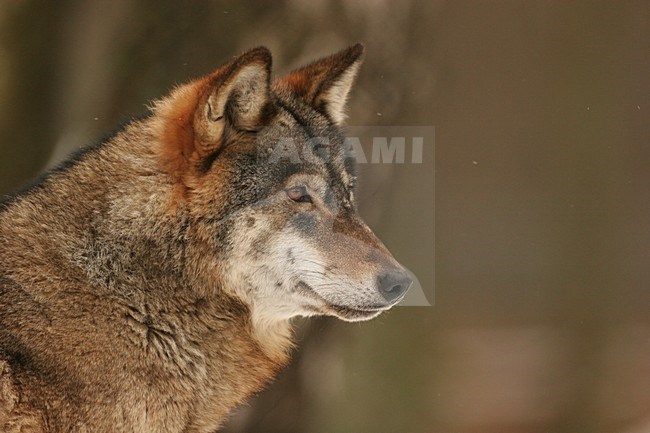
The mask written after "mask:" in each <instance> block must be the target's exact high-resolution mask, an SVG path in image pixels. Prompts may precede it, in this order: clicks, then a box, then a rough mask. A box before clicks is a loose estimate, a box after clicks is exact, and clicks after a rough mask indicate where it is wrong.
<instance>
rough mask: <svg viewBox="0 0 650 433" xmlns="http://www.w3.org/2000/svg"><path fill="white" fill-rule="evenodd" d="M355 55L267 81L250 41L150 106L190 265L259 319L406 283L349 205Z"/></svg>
mask: <svg viewBox="0 0 650 433" xmlns="http://www.w3.org/2000/svg"><path fill="white" fill-rule="evenodd" d="M362 54H363V46H362V45H360V44H358V45H355V46H353V47H351V48H348V49H346V50H344V51H341V52H339V53H337V54H334V55H333V56H330V57H327V58H324V59H321V60H318V61H316V62H314V63H311V64H309V65H307V66H305V67H302V68H300V69H297V70H295V71H294V72H291V73H290V74H288V75H286V76H284V77H281V78H279V79H276V80H275V81H272V80H271V54H270V52H269V51H268V50H267V49H266V48H256V49H253V50H250V51H248V52H246V53H244V54H242V55H240V56H238V57H236V58H235V59H234V60H232V61H231V62H230V63H228V64H227V65H225V66H223V67H221V68H220V69H218V70H217V71H215V72H214V73H212V74H210V75H207V76H205V77H203V78H201V79H199V80H196V81H193V82H191V83H188V84H186V85H183V86H180V87H178V88H177V89H176V90H175V91H174V92H172V94H171V95H170V96H169V97H167V98H165V99H163V100H161V101H159V102H158V103H157V104H156V106H155V109H154V113H155V114H154V115H155V117H156V118H157V119H158V134H159V136H160V137H161V139H160V140H159V141H160V145H159V148H158V149H157V152H158V155H159V158H160V160H161V161H162V162H163V166H164V167H165V170H166V171H167V172H168V173H169V174H170V175H171V177H172V178H173V184H174V191H175V192H174V194H175V198H174V200H175V201H177V202H179V203H183V204H184V206H186V208H187V212H188V214H189V217H188V218H189V223H188V225H189V227H190V229H191V232H192V235H191V236H190V238H191V239H193V241H192V242H197V243H198V244H200V247H198V248H197V249H196V250H197V251H201V253H200V257H196V258H195V259H194V260H193V261H192V263H193V266H194V269H193V272H194V273H196V274H200V275H202V276H203V277H204V278H205V281H210V279H213V280H215V281H217V280H218V285H219V287H220V288H221V290H225V291H227V292H229V294H231V295H232V296H235V297H238V298H240V299H242V300H243V301H245V303H246V304H247V305H248V306H249V307H250V308H251V309H252V313H253V316H254V317H255V318H257V320H261V321H267V322H272V321H275V320H284V319H288V318H291V317H293V316H298V315H303V316H310V315H317V314H326V315H332V316H336V317H339V318H341V319H344V320H348V321H356V320H366V319H370V318H373V317H375V316H377V315H378V314H380V313H381V312H382V311H384V310H387V309H388V308H390V307H392V306H393V305H395V304H396V303H397V302H399V301H400V300H401V299H402V298H403V296H404V294H405V293H406V291H407V289H408V288H409V286H410V284H411V278H410V277H409V275H408V274H407V272H406V271H405V270H404V268H403V267H402V266H400V264H399V263H398V262H397V261H396V260H395V259H394V258H393V257H392V255H391V254H390V253H389V251H388V250H387V249H386V247H385V246H384V245H383V244H382V243H381V241H380V240H379V239H378V238H377V237H376V236H375V235H374V234H373V232H372V231H371V230H370V229H369V228H368V226H367V225H366V224H365V223H364V222H363V221H362V220H361V218H360V217H359V215H358V213H357V210H356V207H355V201H354V187H355V172H354V161H353V159H352V157H351V155H350V154H349V152H348V151H347V149H346V148H345V146H344V135H343V132H342V130H341V123H342V122H343V120H344V117H345V116H344V109H345V105H346V99H347V96H348V93H349V92H350V89H351V87H352V84H353V81H354V78H355V75H356V73H357V70H358V69H359V66H360V64H361V57H362ZM206 284H210V283H206Z"/></svg>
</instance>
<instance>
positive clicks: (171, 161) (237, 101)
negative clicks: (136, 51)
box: [154, 47, 273, 176]
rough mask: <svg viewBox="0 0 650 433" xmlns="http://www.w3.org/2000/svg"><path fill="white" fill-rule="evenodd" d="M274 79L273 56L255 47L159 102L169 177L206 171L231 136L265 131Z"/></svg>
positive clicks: (159, 123) (161, 134)
mask: <svg viewBox="0 0 650 433" xmlns="http://www.w3.org/2000/svg"><path fill="white" fill-rule="evenodd" d="M270 77H271V52H270V51H269V50H268V49H267V48H264V47H259V48H254V49H252V50H250V51H247V52H245V53H243V54H241V55H240V56H238V57H236V58H235V59H234V60H232V61H231V62H230V63H228V64H226V65H225V66H223V67H221V68H219V69H217V70H216V71H215V72H213V73H212V74H209V75H207V76H205V77H203V78H200V79H198V80H195V81H192V82H190V83H188V84H185V85H182V86H179V87H178V88H176V89H175V90H174V91H173V92H172V94H171V95H169V96H168V97H167V98H164V99H163V100H161V101H159V102H157V103H156V104H155V106H154V114H155V115H156V117H157V118H158V119H159V122H158V123H157V125H159V128H160V129H159V131H160V136H161V148H160V153H161V156H162V158H163V160H164V162H165V164H166V165H167V166H168V169H169V170H170V172H172V173H175V174H176V175H178V176H182V175H183V173H185V172H187V170H188V169H189V168H191V167H199V168H201V167H203V168H205V162H206V159H209V157H211V158H212V160H214V156H216V155H217V154H218V152H219V151H220V150H221V149H222V148H223V146H224V145H225V143H226V142H227V141H228V139H229V137H231V136H233V135H234V134H237V133H241V132H244V131H254V130H256V129H258V128H260V127H261V126H264V124H265V123H266V122H268V120H269V119H270V117H271V116H272V113H273V108H272V107H273V104H272V103H271V98H270V80H271V78H270Z"/></svg>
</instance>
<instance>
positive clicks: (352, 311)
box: [328, 304, 388, 320]
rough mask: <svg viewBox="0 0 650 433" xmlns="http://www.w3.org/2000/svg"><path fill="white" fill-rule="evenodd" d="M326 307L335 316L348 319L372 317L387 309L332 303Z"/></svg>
mask: <svg viewBox="0 0 650 433" xmlns="http://www.w3.org/2000/svg"><path fill="white" fill-rule="evenodd" d="M328 308H329V309H331V310H332V311H333V312H334V313H335V314H336V315H337V316H339V317H342V318H345V319H348V320H353V319H356V320H362V319H372V318H373V317H376V316H378V315H379V314H381V313H382V312H384V311H386V310H387V309H388V308H373V309H357V308H352V307H344V306H342V305H333V304H328Z"/></svg>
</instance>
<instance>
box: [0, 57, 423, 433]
mask: <svg viewBox="0 0 650 433" xmlns="http://www.w3.org/2000/svg"><path fill="white" fill-rule="evenodd" d="M362 53H363V47H362V46H361V45H355V46H353V47H350V48H348V49H346V50H344V51H341V52H339V53H337V54H334V55H333V56H330V57H327V58H324V59H321V60H318V61H315V62H313V63H311V64H309V65H307V66H305V67H302V68H300V69H297V70H295V71H293V72H291V73H289V74H288V75H285V76H283V77H281V78H278V79H275V80H271V54H270V52H269V51H268V50H267V49H266V48H255V49H253V50H250V51H248V52H245V53H243V54H241V55H239V56H237V57H236V58H234V59H233V60H232V61H231V62H230V63H228V64H226V65H225V66H223V67H221V68H219V69H217V70H216V71H214V72H213V73H211V74H209V75H207V76H204V77H202V78H199V79H197V80H194V81H192V82H190V83H188V84H185V85H181V86H179V87H177V88H176V89H175V90H173V91H172V92H171V93H170V94H169V95H168V96H166V97H164V98H162V99H160V100H159V101H157V102H155V103H154V104H153V105H152V107H151V110H150V114H149V115H148V116H147V117H145V118H142V119H139V120H135V121H132V122H130V123H129V124H128V125H126V126H125V127H123V128H122V129H121V130H120V131H119V132H117V133H116V134H115V135H114V136H113V137H112V138H110V139H108V140H106V141H105V142H103V143H101V144H99V145H96V146H94V147H90V148H87V149H85V150H83V151H82V152H81V153H79V154H78V155H76V156H74V157H73V158H72V159H71V160H69V161H68V162H66V163H64V164H63V165H62V166H61V167H59V168H57V169H55V170H53V171H51V172H49V173H47V174H46V175H45V176H44V177H43V178H42V179H40V180H39V181H38V182H36V183H35V184H34V185H32V186H31V187H29V188H27V189H26V190H25V191H23V192H21V193H19V194H16V195H14V196H12V197H10V198H8V199H6V200H5V201H4V202H3V203H2V204H1V205H0V431H3V432H22V433H27V432H30V433H44V432H48V433H55V432H56V433H59V432H137V433H143V432H166V433H170V432H179V433H180V432H185V433H194V432H206V433H207V432H213V431H215V430H216V429H217V428H218V427H219V426H220V424H221V423H222V422H223V421H224V419H225V417H226V416H227V415H228V413H229V412H230V411H231V410H232V408H234V407H236V406H237V405H238V404H240V403H242V402H243V401H244V400H245V399H246V397H247V396H249V395H250V394H251V393H254V392H256V391H259V390H260V389H261V388H262V387H263V386H264V385H265V384H266V383H267V382H268V381H269V380H270V379H271V378H272V377H273V376H274V375H275V373H276V372H277V371H278V369H280V368H281V367H282V366H283V365H284V364H285V363H286V362H287V360H288V352H289V351H290V349H291V319H292V318H293V317H296V316H312V315H331V316H336V317H338V318H341V319H343V320H347V321H358V320H366V319H371V318H373V317H375V316H377V315H379V314H380V313H381V312H382V311H385V310H387V309H389V308H390V307H392V306H393V305H395V304H396V303H397V302H399V301H400V300H401V299H402V298H403V296H404V294H405V292H406V290H407V289H408V287H409V285H410V284H411V279H410V278H409V276H408V274H407V273H406V271H405V270H404V268H402V267H401V266H400V265H399V264H398V263H397V262H396V260H395V259H394V258H393V257H392V256H391V254H390V253H389V252H388V250H387V249H386V248H385V247H384V245H383V244H382V243H381V241H380V240H379V239H378V238H377V237H375V235H374V234H373V233H372V231H371V230H370V229H369V228H368V226H367V225H366V224H365V223H364V222H363V221H362V220H361V219H360V217H359V215H358V214H357V212H356V209H355V201H354V184H355V172H354V164H353V162H354V161H353V159H352V158H351V155H350V154H349V153H348V152H347V151H346V149H345V147H344V145H343V143H344V136H343V133H342V131H341V123H342V122H343V120H344V109H345V104H346V99H347V96H348V93H349V91H350V88H351V86H352V84H353V81H354V78H355V75H356V73H357V70H358V68H359V66H360V64H361V57H362ZM314 138H319V139H318V140H314ZM281 141H282V142H284V143H286V142H291V143H293V144H294V145H295V146H298V150H299V152H298V153H299V154H300V155H310V157H309V158H301V159H300V160H299V161H297V160H295V159H293V160H292V159H291V158H282V157H280V158H278V157H277V154H276V153H275V151H276V150H277V149H278V143H279V142H281ZM324 142H326V143H327V152H319V151H318V150H319V149H317V147H318V146H319V145H317V144H315V143H321V144H320V145H321V147H322V143H324Z"/></svg>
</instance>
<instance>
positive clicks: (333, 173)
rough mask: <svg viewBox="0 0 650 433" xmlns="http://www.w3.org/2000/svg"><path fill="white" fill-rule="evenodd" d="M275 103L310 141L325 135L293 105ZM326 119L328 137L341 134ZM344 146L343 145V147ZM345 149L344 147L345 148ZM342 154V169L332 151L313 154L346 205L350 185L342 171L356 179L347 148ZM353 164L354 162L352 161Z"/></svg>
mask: <svg viewBox="0 0 650 433" xmlns="http://www.w3.org/2000/svg"><path fill="white" fill-rule="evenodd" d="M275 103H276V104H277V105H278V107H280V108H281V109H283V110H284V111H285V112H287V113H288V114H289V115H290V116H291V117H292V118H293V119H294V120H295V121H296V123H297V124H298V125H299V126H300V127H301V128H302V129H303V130H304V131H305V133H306V135H307V136H308V137H309V138H310V139H315V138H318V137H321V136H322V135H323V134H320V133H318V132H317V131H316V129H314V128H313V127H312V126H311V125H310V122H309V120H308V119H307V118H305V117H304V116H303V115H301V114H300V113H299V112H298V110H296V109H295V108H294V107H291V105H290V104H289V103H287V102H285V101H283V100H281V99H280V98H278V97H276V98H275ZM308 109H309V110H313V109H312V108H308ZM314 113H315V114H316V115H319V116H323V114H322V113H320V112H317V111H314ZM323 117H324V119H325V120H326V125H323V127H324V128H325V131H323V132H326V133H327V135H331V134H333V133H337V135H338V134H340V133H341V131H340V130H339V129H338V127H336V126H335V125H333V124H332V122H331V120H330V119H329V118H327V117H326V116H323ZM341 146H343V145H341ZM343 147H344V146H343ZM341 153H342V158H341V159H342V161H341V167H336V165H337V164H335V161H334V158H332V156H331V151H330V155H321V154H319V152H314V153H313V154H314V155H316V156H317V157H320V159H321V161H322V162H323V167H324V168H325V171H326V172H327V176H328V178H329V179H330V181H331V185H330V186H331V189H332V191H333V192H334V195H335V196H336V198H337V199H338V201H340V202H342V203H345V202H346V200H347V196H348V194H347V192H346V190H347V188H348V187H349V186H350V185H346V184H345V182H343V178H342V176H341V173H340V170H341V169H342V170H345V171H347V172H348V173H350V174H351V177H354V173H351V171H352V170H350V169H349V165H350V161H348V160H349V152H348V151H346V149H345V148H343V152H341ZM352 163H353V161H352ZM337 184H338V185H342V186H343V188H337V187H336V185H337Z"/></svg>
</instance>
